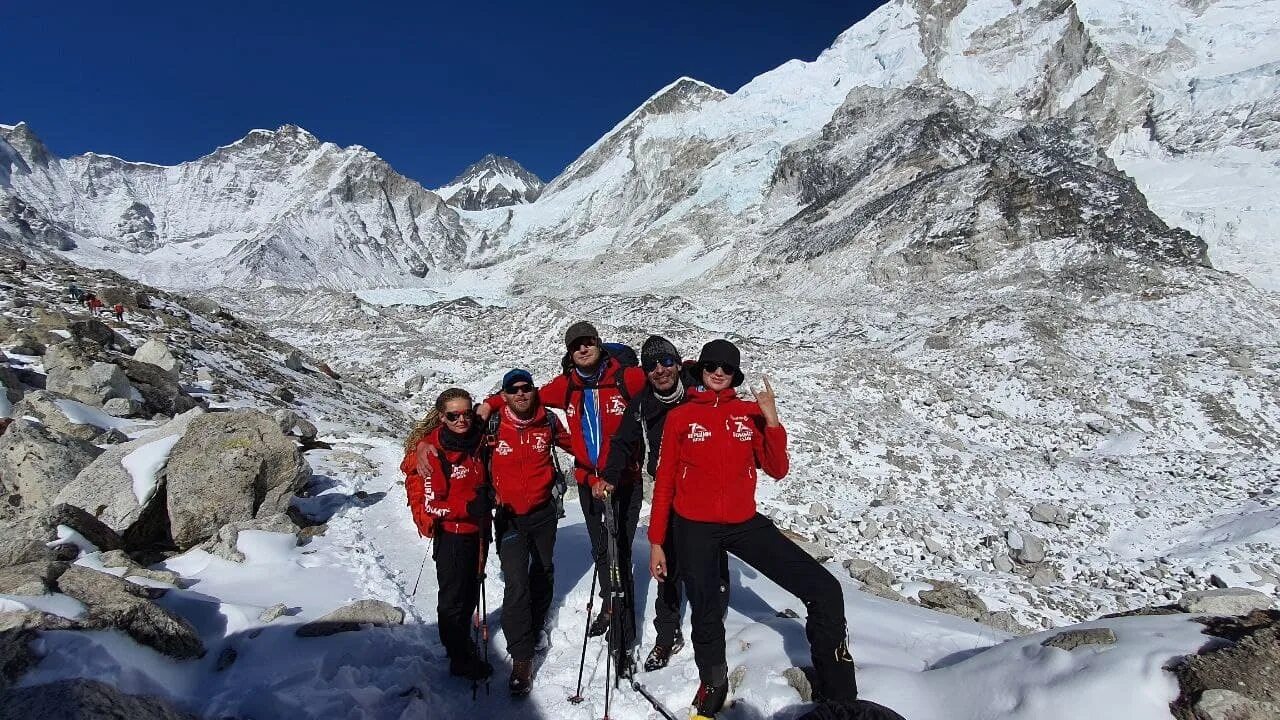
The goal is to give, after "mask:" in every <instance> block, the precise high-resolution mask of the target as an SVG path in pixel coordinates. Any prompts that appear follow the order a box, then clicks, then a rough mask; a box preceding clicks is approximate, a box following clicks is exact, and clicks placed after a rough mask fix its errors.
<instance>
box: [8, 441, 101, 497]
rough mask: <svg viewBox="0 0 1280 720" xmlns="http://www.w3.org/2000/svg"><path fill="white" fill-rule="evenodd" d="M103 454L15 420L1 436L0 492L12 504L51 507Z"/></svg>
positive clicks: (91, 446)
mask: <svg viewBox="0 0 1280 720" xmlns="http://www.w3.org/2000/svg"><path fill="white" fill-rule="evenodd" d="M100 454H102V451H101V450H99V449H98V448H96V447H94V446H93V445H90V444H89V443H87V442H84V441H81V440H76V439H75V438H72V437H68V436H66V435H63V434H61V433H58V432H54V431H52V430H49V429H48V428H46V427H44V426H43V425H40V424H39V423H35V422H31V421H29V420H15V421H14V422H13V424H12V425H10V426H9V429H8V430H7V431H6V432H5V433H4V434H3V435H0V492H4V493H5V494H7V495H9V496H10V500H9V503H10V505H15V506H16V505H22V506H25V507H27V508H31V509H41V508H46V507H49V506H50V505H51V504H53V499H54V497H55V496H56V495H57V494H58V491H60V490H62V488H63V487H65V486H66V485H67V484H68V483H70V482H71V481H72V480H74V479H75V477H76V475H78V474H79V473H80V471H81V470H83V469H85V468H86V467H88V465H89V463H91V462H93V459H94V458H96V457H98V455H100ZM15 496H16V497H15ZM15 500H16V502H15Z"/></svg>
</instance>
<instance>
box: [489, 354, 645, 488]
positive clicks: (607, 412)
mask: <svg viewBox="0 0 1280 720" xmlns="http://www.w3.org/2000/svg"><path fill="white" fill-rule="evenodd" d="M620 367H621V366H620V365H618V361H617V360H614V359H613V358H611V357H608V356H606V357H605V359H604V360H603V361H602V367H601V368H600V371H599V373H598V374H597V376H596V377H597V378H599V379H598V380H597V381H596V382H595V384H590V385H586V386H584V384H583V383H584V380H583V378H582V377H581V376H580V375H578V374H577V372H578V371H577V370H576V369H574V368H570V369H568V370H567V371H565V372H564V373H563V374H560V375H557V376H556V377H555V378H554V379H553V380H552V381H551V382H549V383H547V384H546V385H543V386H542V387H541V388H540V389H539V390H538V399H539V400H541V401H542V404H543V405H545V406H547V407H553V408H559V409H561V410H564V414H565V416H566V418H567V419H568V423H567V424H568V426H569V427H568V431H569V452H570V453H572V454H573V469H574V472H573V475H574V478H575V479H576V480H577V482H578V484H579V485H590V486H591V487H595V486H596V485H598V484H600V482H601V481H602V480H603V479H604V467H605V465H606V463H607V461H608V459H609V438H611V437H613V434H614V433H615V432H617V430H618V426H619V425H621V424H622V416H623V415H624V414H626V412H627V398H633V397H635V396H636V395H639V394H640V391H641V390H643V389H644V385H645V375H644V370H641V369H640V368H638V367H627V368H622V374H621V380H622V383H623V384H624V385H625V386H626V390H627V393H626V397H623V393H622V392H621V391H620V390H619V389H618V369H619V368H620ZM584 387H590V388H591V389H593V390H595V391H596V405H597V409H598V419H599V440H598V441H597V448H598V451H597V453H596V461H595V462H594V463H593V462H592V461H591V454H590V452H589V451H588V450H587V439H586V437H585V435H584V432H583V427H582V425H583V423H582V418H583V414H584V413H585V412H587V410H586V409H585V408H584V406H585V404H586V403H585V397H586V393H584V392H583V389H584ZM485 403H486V404H487V405H488V406H489V407H491V408H493V409H494V410H497V409H499V408H501V407H504V406H505V404H506V401H505V400H503V398H502V396H501V395H494V396H492V397H490V398H489V399H487V400H485ZM595 417H596V416H593V419H595ZM639 478H640V465H639V463H635V464H634V467H630V468H628V469H627V472H626V473H624V474H623V481H624V482H634V481H636V480H638V479H639Z"/></svg>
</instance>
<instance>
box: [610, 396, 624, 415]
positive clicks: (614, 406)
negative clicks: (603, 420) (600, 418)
mask: <svg viewBox="0 0 1280 720" xmlns="http://www.w3.org/2000/svg"><path fill="white" fill-rule="evenodd" d="M626 411H627V404H626V403H625V402H623V401H622V398H620V397H618V396H617V395H614V396H613V397H611V398H609V414H610V415H621V414H623V413H625V412H626Z"/></svg>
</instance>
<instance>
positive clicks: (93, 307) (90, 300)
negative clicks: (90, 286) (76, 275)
mask: <svg viewBox="0 0 1280 720" xmlns="http://www.w3.org/2000/svg"><path fill="white" fill-rule="evenodd" d="M84 306H85V307H87V308H89V312H90V314H93V315H97V314H98V311H99V310H101V309H102V301H101V300H99V299H98V296H97V295H94V294H93V293H89V294H88V295H85V298H84Z"/></svg>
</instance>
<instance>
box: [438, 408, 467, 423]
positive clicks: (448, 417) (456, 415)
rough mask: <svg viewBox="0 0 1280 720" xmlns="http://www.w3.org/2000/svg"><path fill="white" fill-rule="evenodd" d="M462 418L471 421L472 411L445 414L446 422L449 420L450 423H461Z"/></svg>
mask: <svg viewBox="0 0 1280 720" xmlns="http://www.w3.org/2000/svg"><path fill="white" fill-rule="evenodd" d="M462 418H466V419H468V420H470V419H471V411H470V410H463V411H461V412H447V413H445V414H444V419H445V420H448V421H449V422H458V421H459V420H461V419H462Z"/></svg>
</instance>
